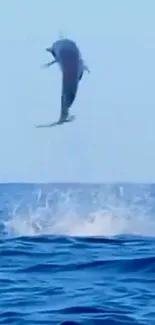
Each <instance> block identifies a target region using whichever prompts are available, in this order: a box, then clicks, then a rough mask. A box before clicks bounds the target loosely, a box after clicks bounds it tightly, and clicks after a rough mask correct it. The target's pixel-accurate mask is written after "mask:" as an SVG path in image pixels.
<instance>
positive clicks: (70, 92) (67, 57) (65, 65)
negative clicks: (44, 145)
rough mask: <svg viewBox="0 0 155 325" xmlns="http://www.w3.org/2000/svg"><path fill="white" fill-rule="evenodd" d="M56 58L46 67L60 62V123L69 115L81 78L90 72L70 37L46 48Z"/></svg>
mask: <svg viewBox="0 0 155 325" xmlns="http://www.w3.org/2000/svg"><path fill="white" fill-rule="evenodd" d="M46 51H47V52H50V53H51V54H52V55H53V57H54V60H53V61H51V62H49V63H46V64H45V65H44V67H50V66H51V65H53V64H55V63H58V64H59V66H60V69H61V71H62V92H61V113H60V119H59V122H60V123H64V122H65V121H66V120H67V118H68V115H69V108H70V107H71V105H72V104H73V102H74V100H75V97H76V94H77V90H78V85H79V82H80V80H81V79H82V76H83V73H84V71H87V72H88V73H89V72H90V71H89V69H88V67H87V66H86V65H85V63H84V61H83V59H82V56H81V53H80V50H79V48H78V46H77V45H76V43H75V42H74V41H72V40H69V39H60V40H58V41H56V42H54V43H53V45H52V46H51V47H48V48H46Z"/></svg>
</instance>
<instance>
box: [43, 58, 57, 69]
mask: <svg viewBox="0 0 155 325" xmlns="http://www.w3.org/2000/svg"><path fill="white" fill-rule="evenodd" d="M56 62H57V60H53V61H52V62H48V63H45V64H43V65H42V68H48V67H50V66H51V65H53V64H54V63H56Z"/></svg>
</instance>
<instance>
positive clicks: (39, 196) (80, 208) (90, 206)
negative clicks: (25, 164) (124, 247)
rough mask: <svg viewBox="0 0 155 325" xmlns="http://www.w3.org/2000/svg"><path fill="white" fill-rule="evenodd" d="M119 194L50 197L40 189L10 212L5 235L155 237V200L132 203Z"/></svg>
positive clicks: (81, 193) (58, 193) (77, 193)
mask: <svg viewBox="0 0 155 325" xmlns="http://www.w3.org/2000/svg"><path fill="white" fill-rule="evenodd" d="M119 194H120V195H119V198H118V197H116V195H114V193H112V192H111V191H110V190H109V188H108V190H107V188H106V190H105V189H104V191H103V190H102V191H101V189H100V190H96V189H91V191H90V192H89V195H86V193H85V190H83V189H82V190H81V189H80V188H79V189H76V191H75V190H73V189H72V187H70V188H69V187H68V188H67V189H65V190H60V189H57V188H55V189H53V190H52V191H51V192H48V193H45V192H44V191H43V190H42V189H38V190H37V191H36V192H35V193H33V195H32V193H31V199H30V198H29V200H28V202H27V203H26V202H24V203H23V201H22V203H21V202H20V203H18V205H17V203H16V206H14V207H13V208H12V209H11V210H10V211H9V217H8V218H7V219H6V220H4V221H3V227H4V232H5V234H6V235H7V236H35V235H67V236H117V235H124V234H132V235H143V236H155V218H154V217H153V216H152V215H151V214H150V205H151V206H152V204H154V200H153V202H152V201H151V198H150V197H149V195H148V192H146V191H145V192H144V193H143V195H142V194H139V195H134V198H132V200H130V201H129V200H126V199H125V194H124V189H123V188H122V186H121V187H120V193H119ZM32 197H33V199H32ZM34 198H35V199H34ZM144 199H145V201H144ZM146 202H147V204H146Z"/></svg>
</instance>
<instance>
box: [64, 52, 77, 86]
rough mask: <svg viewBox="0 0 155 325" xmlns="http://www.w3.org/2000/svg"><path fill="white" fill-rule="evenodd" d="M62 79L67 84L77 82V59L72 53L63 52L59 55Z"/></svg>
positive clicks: (74, 53)
mask: <svg viewBox="0 0 155 325" xmlns="http://www.w3.org/2000/svg"><path fill="white" fill-rule="evenodd" d="M60 64H61V68H62V72H63V78H64V80H65V81H66V82H67V83H70V82H71V83H72V82H77V81H78V76H79V57H78V53H76V52H74V51H67V50H63V51H61V53H60Z"/></svg>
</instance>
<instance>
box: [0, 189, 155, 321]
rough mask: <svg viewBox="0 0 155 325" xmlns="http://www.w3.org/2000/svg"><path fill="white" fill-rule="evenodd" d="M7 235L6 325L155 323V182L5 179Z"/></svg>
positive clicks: (2, 266) (0, 301) (0, 258)
mask: <svg viewBox="0 0 155 325" xmlns="http://www.w3.org/2000/svg"><path fill="white" fill-rule="evenodd" d="M0 235H1V236H0V324H12V325H13V324H14V325H15V324H17V325H18V324H19V325H20V324H21V325H24V324H28V325H33V324H34V325H35V324H43V325H46V324H53V325H57V324H61V325H62V324H63V325H67V324H68V325H76V324H79V325H80V324H84V325H86V324H87V325H88V324H90V325H94V324H97V325H98V324H99V325H102V324H103V325H154V324H155V185H153V184H1V185H0Z"/></svg>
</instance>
